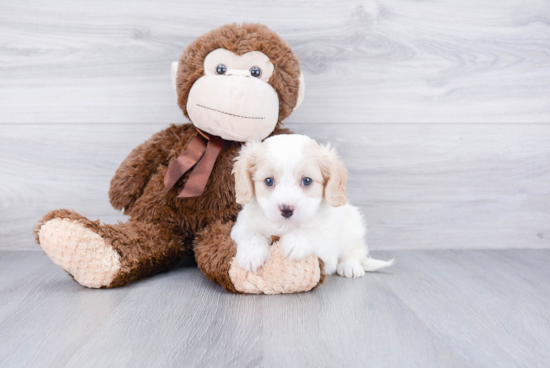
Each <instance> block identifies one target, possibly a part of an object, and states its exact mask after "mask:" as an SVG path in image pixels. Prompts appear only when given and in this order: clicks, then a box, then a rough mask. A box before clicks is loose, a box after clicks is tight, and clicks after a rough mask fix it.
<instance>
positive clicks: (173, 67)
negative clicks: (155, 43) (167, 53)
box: [172, 61, 179, 93]
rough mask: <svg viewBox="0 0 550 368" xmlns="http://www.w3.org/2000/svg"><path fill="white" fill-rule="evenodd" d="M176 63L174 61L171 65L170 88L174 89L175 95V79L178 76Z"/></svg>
mask: <svg viewBox="0 0 550 368" xmlns="http://www.w3.org/2000/svg"><path fill="white" fill-rule="evenodd" d="M178 64H179V62H178V61H174V62H173V63H172V87H174V91H175V92H176V93H177V90H176V77H177V76H178Z"/></svg>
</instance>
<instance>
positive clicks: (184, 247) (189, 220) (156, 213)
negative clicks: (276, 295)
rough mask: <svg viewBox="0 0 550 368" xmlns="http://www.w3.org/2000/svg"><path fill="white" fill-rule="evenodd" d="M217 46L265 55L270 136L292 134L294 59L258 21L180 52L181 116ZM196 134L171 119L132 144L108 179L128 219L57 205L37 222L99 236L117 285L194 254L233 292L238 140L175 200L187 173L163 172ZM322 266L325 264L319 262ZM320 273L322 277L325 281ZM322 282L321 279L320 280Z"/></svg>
mask: <svg viewBox="0 0 550 368" xmlns="http://www.w3.org/2000/svg"><path fill="white" fill-rule="evenodd" d="M217 48H226V49H228V50H230V51H233V52H235V53H237V54H239V55H240V54H243V53H246V52H248V51H253V50H259V51H261V52H263V53H264V54H266V55H267V56H269V57H270V59H271V61H272V62H273V64H274V65H275V72H274V74H273V76H272V78H271V79H270V81H269V83H270V84H271V85H272V86H273V87H274V88H275V90H276V91H277V93H278V94H279V99H280V106H281V107H280V115H279V123H278V126H277V127H276V129H275V130H274V132H273V133H272V135H275V134H289V133H291V132H289V131H288V130H286V129H282V128H281V127H280V126H279V125H280V121H281V120H283V119H284V118H286V117H287V116H288V115H289V114H290V112H291V111H292V109H293V108H294V106H295V104H296V100H297V97H298V86H299V81H298V78H299V76H300V69H299V63H298V60H297V58H296V57H295V56H294V54H293V53H292V51H291V50H290V48H289V47H288V45H286V43H285V42H284V41H282V40H281V39H280V38H279V37H278V36H277V35H276V34H275V33H273V32H271V31H270V30H269V29H268V28H267V27H265V26H262V25H258V24H244V25H242V26H239V25H235V24H233V25H229V26H224V27H221V28H219V29H217V30H214V31H212V32H210V33H207V34H206V35H204V36H202V37H199V38H198V39H197V40H196V41H195V42H193V43H192V44H191V45H189V47H188V48H187V49H186V50H185V52H184V53H183V56H182V58H181V60H180V68H179V70H178V83H177V84H178V86H177V92H178V102H179V105H180V107H181V108H182V110H183V112H184V114H185V115H187V111H186V102H187V97H188V94H189V90H190V88H191V86H192V85H193V83H194V82H195V81H196V80H197V78H199V77H200V76H202V75H203V72H204V71H203V60H204V57H205V56H206V55H207V54H208V53H209V52H211V51H213V50H215V49H217ZM196 134H197V131H196V128H195V127H194V126H193V125H192V124H182V125H171V126H170V127H168V128H166V129H164V130H162V131H160V132H159V133H156V134H155V135H153V137H151V138H150V139H149V140H147V141H146V142H145V143H143V144H141V145H139V146H138V147H136V148H135V149H134V150H133V151H132V152H131V153H130V155H129V156H128V157H127V158H126V159H125V160H124V162H123V163H122V164H121V165H120V167H119V169H118V170H117V171H116V173H115V175H114V177H113V179H112V180H111V188H110V190H109V198H110V201H111V204H112V205H113V207H114V208H116V209H118V210H124V213H125V214H127V215H129V216H130V217H131V218H130V220H129V221H128V222H126V223H118V224H117V225H102V224H100V222H99V220H97V221H91V220H89V219H87V218H85V217H83V216H81V215H79V214H78V213H76V212H74V211H70V210H65V209H61V210H55V211H51V212H49V213H48V214H46V215H45V216H44V218H43V219H42V220H41V222H40V223H39V225H38V226H37V228H36V229H35V233H36V234H37V242H39V237H38V234H39V232H40V229H41V226H42V225H43V224H44V223H45V222H47V221H49V220H51V219H54V218H61V219H70V220H73V221H74V222H76V223H78V224H81V225H82V226H84V227H86V228H88V229H90V230H92V231H93V232H95V233H96V234H99V235H100V236H101V237H102V238H103V239H104V240H105V244H106V246H111V247H112V248H113V249H114V250H116V251H117V252H118V254H119V255H120V262H121V271H120V273H119V274H117V275H116V277H115V279H114V280H113V281H112V282H111V284H110V285H108V286H107V287H109V288H111V287H119V286H123V285H126V284H128V283H129V282H132V281H134V280H137V279H140V278H142V277H145V276H149V275H153V274H156V273H159V272H162V271H164V270H166V269H167V268H168V267H169V266H170V265H172V264H174V263H176V262H177V261H179V260H180V259H181V258H182V257H184V256H186V255H190V254H192V253H193V252H194V253H195V257H196V260H197V263H198V265H199V267H200V269H201V270H202V271H203V272H204V274H205V275H206V276H207V277H208V278H209V279H211V280H212V281H214V282H217V283H219V284H220V285H222V286H223V287H224V288H225V289H226V290H228V291H230V292H237V290H236V289H235V288H234V287H233V285H232V283H231V281H230V279H229V275H228V270H229V267H230V262H231V260H232V258H233V256H234V255H235V252H236V247H235V244H234V243H233V241H232V240H231V238H230V237H229V234H230V230H231V227H232V226H233V222H234V221H235V220H236V217H237V214H238V212H239V211H240V209H241V207H240V205H238V204H237V203H236V201H235V182H234V178H233V175H232V174H231V170H232V167H233V160H234V158H235V156H236V155H237V153H238V151H239V149H240V146H241V144H240V143H237V142H226V144H225V146H224V147H223V149H222V150H221V152H220V154H219V156H218V158H217V161H216V163H215V165H214V168H213V170H212V174H211V175H210V178H209V180H208V183H207V185H206V188H205V190H204V193H203V194H202V195H201V196H200V197H193V198H177V195H178V193H180V192H181V190H182V188H183V186H184V184H185V182H186V181H187V179H188V177H189V173H187V174H185V175H184V176H183V177H181V178H180V179H179V181H178V182H177V183H176V184H175V185H174V187H173V188H172V189H171V190H169V191H168V192H165V190H164V176H165V174H166V171H167V169H168V167H169V165H170V164H171V163H172V162H173V161H174V160H175V159H176V158H177V157H178V156H179V155H181V153H182V152H183V151H184V150H185V149H186V148H187V146H188V144H189V142H190V141H191V139H192V138H193V137H194V136H195V135H196ZM321 264H322V262H321ZM321 268H322V267H321ZM321 273H322V275H323V276H322V278H321V282H322V281H323V280H324V272H321ZM321 282H320V283H321Z"/></svg>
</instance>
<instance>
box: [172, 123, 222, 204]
mask: <svg viewBox="0 0 550 368" xmlns="http://www.w3.org/2000/svg"><path fill="white" fill-rule="evenodd" d="M197 132H198V134H197V135H196V136H195V137H194V138H193V139H192V140H191V142H189V145H188V146H187V148H186V149H185V151H183V153H182V154H181V155H180V156H179V157H178V158H177V159H176V160H175V161H173V162H172V163H171V164H170V166H169V167H168V171H167V172H166V175H165V176H164V191H165V192H167V191H169V190H170V189H172V187H173V186H174V185H175V184H176V183H177V181H178V180H179V179H180V178H181V177H182V176H183V175H184V174H185V173H186V172H187V171H189V169H191V168H192V167H193V166H195V164H196V165H197V166H195V168H194V169H193V171H192V172H191V175H189V179H187V182H186V183H185V186H184V187H183V190H182V191H181V193H180V194H179V195H178V198H190V197H198V196H200V195H201V194H202V193H203V192H204V188H206V183H207V182H208V178H209V177H210V174H211V173H212V169H213V168H214V164H215V163H216V159H217V158H218V154H219V153H220V151H221V149H222V148H223V146H224V144H225V141H224V140H223V139H222V138H221V137H218V136H215V135H212V134H209V133H206V132H203V131H201V130H199V129H197Z"/></svg>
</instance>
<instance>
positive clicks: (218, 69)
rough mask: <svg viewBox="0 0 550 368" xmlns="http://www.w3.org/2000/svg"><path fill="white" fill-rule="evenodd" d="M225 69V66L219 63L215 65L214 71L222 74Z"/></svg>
mask: <svg viewBox="0 0 550 368" xmlns="http://www.w3.org/2000/svg"><path fill="white" fill-rule="evenodd" d="M226 71H227V68H226V67H225V65H223V64H220V65H218V66H217V67H216V73H218V74H219V75H224V74H225V72H226Z"/></svg>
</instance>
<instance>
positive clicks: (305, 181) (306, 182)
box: [302, 178, 313, 187]
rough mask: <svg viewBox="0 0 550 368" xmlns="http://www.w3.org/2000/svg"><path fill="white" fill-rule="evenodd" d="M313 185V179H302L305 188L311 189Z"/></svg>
mask: <svg viewBox="0 0 550 368" xmlns="http://www.w3.org/2000/svg"><path fill="white" fill-rule="evenodd" d="M311 183H313V180H311V178H303V179H302V185H303V186H304V187H309V186H310V185H311Z"/></svg>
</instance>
